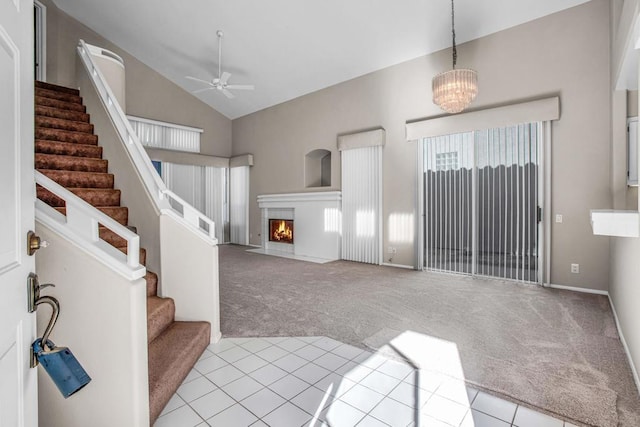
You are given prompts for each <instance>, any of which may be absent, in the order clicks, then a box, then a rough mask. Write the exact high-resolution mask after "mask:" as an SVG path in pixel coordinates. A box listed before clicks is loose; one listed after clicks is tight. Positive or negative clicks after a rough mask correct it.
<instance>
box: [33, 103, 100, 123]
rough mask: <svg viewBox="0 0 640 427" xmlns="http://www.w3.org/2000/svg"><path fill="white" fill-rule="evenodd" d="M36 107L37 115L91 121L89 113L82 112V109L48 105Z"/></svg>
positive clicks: (84, 121)
mask: <svg viewBox="0 0 640 427" xmlns="http://www.w3.org/2000/svg"><path fill="white" fill-rule="evenodd" d="M35 107H36V116H42V117H55V118H58V119H67V120H74V121H77V122H83V123H89V120H90V116H89V114H87V113H82V112H80V111H72V110H63V109H60V108H55V107H48V106H46V105H36V106H35ZM71 117H73V118H71Z"/></svg>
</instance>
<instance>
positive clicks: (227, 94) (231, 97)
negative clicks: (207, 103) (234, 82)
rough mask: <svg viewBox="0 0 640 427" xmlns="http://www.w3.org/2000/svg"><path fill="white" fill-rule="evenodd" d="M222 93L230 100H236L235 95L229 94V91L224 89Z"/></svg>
mask: <svg viewBox="0 0 640 427" xmlns="http://www.w3.org/2000/svg"><path fill="white" fill-rule="evenodd" d="M222 93H224V96H226V97H227V98H229V99H233V98H235V95H234V94H232V93H231V92H229V91H228V90H226V89H222Z"/></svg>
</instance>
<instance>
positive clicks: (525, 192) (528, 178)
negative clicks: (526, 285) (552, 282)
mask: <svg viewBox="0 0 640 427" xmlns="http://www.w3.org/2000/svg"><path fill="white" fill-rule="evenodd" d="M538 126H539V125H538V124H537V123H529V124H522V125H517V126H509V127H503V128H495V129H487V130H482V131H476V132H468V133H462V134H454V135H446V136H441V137H432V138H426V139H425V140H424V147H423V153H424V159H423V164H424V174H423V180H424V181H423V184H424V204H425V206H424V211H425V219H424V221H425V223H424V266H425V267H426V268H428V269H431V270H444V271H452V272H457V273H465V274H477V275H483V276H491V277H500V278H509V279H516V280H520V281H527V282H536V281H538V263H539V260H538V240H539V236H538V222H539V210H538V206H539V204H540V200H539V193H540V188H539V185H538V182H539V181H538V178H539V164H540V159H539V154H538V153H539V149H540V144H539V135H538V133H539V131H538Z"/></svg>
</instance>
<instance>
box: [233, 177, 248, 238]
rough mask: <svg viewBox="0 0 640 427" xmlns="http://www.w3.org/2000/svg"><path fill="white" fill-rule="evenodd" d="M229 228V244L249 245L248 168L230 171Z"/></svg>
mask: <svg viewBox="0 0 640 427" xmlns="http://www.w3.org/2000/svg"><path fill="white" fill-rule="evenodd" d="M229 227H230V241H231V243H236V244H238V245H248V244H249V166H240V167H233V168H231V169H230V173H229Z"/></svg>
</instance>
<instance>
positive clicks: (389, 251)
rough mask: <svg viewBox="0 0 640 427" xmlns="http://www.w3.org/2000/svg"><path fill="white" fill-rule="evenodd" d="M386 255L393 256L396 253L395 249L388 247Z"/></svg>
mask: <svg viewBox="0 0 640 427" xmlns="http://www.w3.org/2000/svg"><path fill="white" fill-rule="evenodd" d="M387 253H390V254H395V253H396V248H394V247H393V246H389V248H388V249H387Z"/></svg>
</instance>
